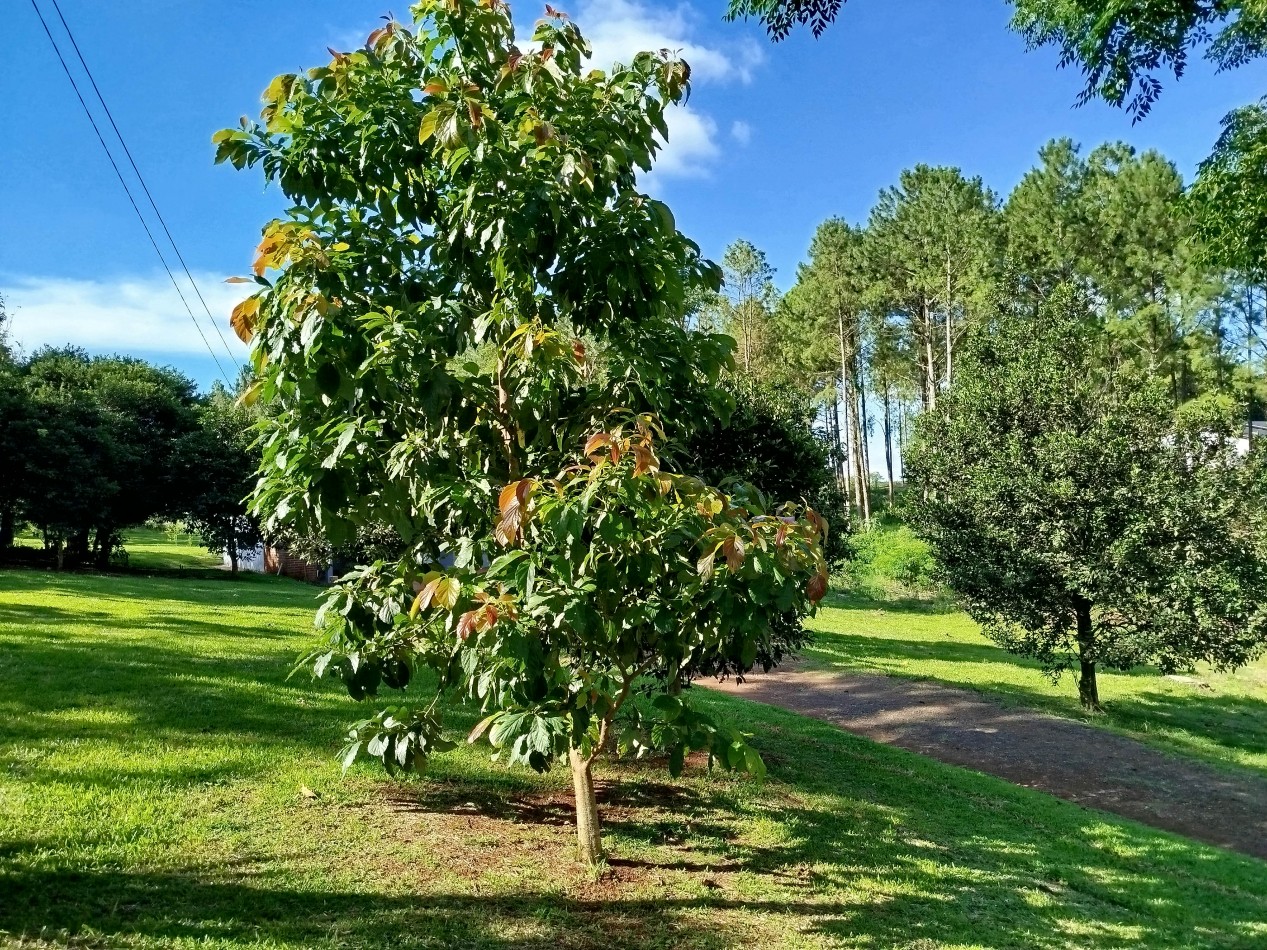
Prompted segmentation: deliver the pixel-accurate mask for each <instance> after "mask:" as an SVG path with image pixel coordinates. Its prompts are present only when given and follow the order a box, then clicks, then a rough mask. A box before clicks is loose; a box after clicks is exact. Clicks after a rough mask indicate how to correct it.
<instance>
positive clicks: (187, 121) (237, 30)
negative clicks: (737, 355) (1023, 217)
mask: <svg viewBox="0 0 1267 950" xmlns="http://www.w3.org/2000/svg"><path fill="white" fill-rule="evenodd" d="M59 2H60V3H61V8H62V11H63V12H64V14H65V16H66V19H67V20H68V22H69V23H70V25H71V27H72V29H73V30H74V31H75V33H76V37H77V39H78V40H79V43H80V47H81V49H82V50H83V53H84V56H85V57H86V58H87V60H88V63H89V65H90V66H91V67H92V68H93V71H94V73H95V75H96V78H97V81H98V84H99V85H100V87H101V90H102V92H103V93H104V95H105V97H106V101H107V102H108V103H109V105H110V106H111V109H112V110H113V112H114V114H115V118H116V119H117V120H118V122H119V125H120V127H121V128H122V130H123V132H124V135H125V136H126V137H127V139H128V142H129V145H130V146H131V148H132V151H133V153H134V155H135V157H136V159H137V162H138V164H139V165H140V167H141V170H142V171H143V172H144V173H145V175H146V178H147V180H148V182H149V184H150V187H151V190H152V191H153V193H154V196H155V198H156V199H157V200H158V203H159V206H160V208H161V209H162V210H163V212H164V214H165V216H166V217H167V220H168V223H169V224H170V226H171V229H172V231H173V233H174V235H175V236H176V239H177V241H178V242H179V244H180V246H181V249H182V251H183V252H184V255H185V258H186V260H187V261H188V263H189V265H190V267H191V268H192V270H193V271H194V273H195V275H196V277H197V278H198V282H199V286H200V288H201V289H202V292H203V293H204V295H205V296H206V297H207V300H208V303H209V304H210V305H211V309H212V311H213V313H214V314H215V316H216V318H217V319H218V320H219V321H220V323H221V329H222V332H224V333H225V334H226V335H227V336H228V339H229V341H230V344H231V345H232V346H233V347H235V348H236V350H237V351H236V353H235V355H237V356H240V355H241V351H240V348H238V347H237V344H236V341H235V340H233V338H232V336H231V335H229V334H228V331H227V329H226V324H227V314H228V310H229V308H230V307H231V305H232V302H233V299H234V298H235V296H236V295H237V294H238V293H239V292H240V291H237V290H236V289H235V288H234V287H233V286H230V285H225V284H224V283H222V280H223V278H224V277H226V276H228V275H231V274H236V273H240V272H243V271H244V270H245V269H246V268H247V266H248V264H249V261H250V258H251V250H252V248H253V247H254V245H255V243H256V242H257V241H258V237H259V228H260V226H261V224H263V223H264V222H265V221H266V220H267V219H268V218H270V217H271V216H273V215H274V214H276V213H277V212H278V210H280V207H281V204H280V201H279V199H278V197H277V195H276V193H274V192H265V191H264V189H263V187H262V182H261V179H260V178H259V176H258V174H252V173H235V172H233V171H231V170H229V169H227V168H225V167H217V166H213V165H212V163H211V157H212V148H211V145H210V137H211V134H212V133H213V132H214V131H215V130H216V129H218V128H221V127H223V126H226V125H231V124H233V123H234V122H236V120H237V118H238V116H239V115H241V114H243V113H249V114H254V113H255V112H256V111H257V108H258V97H259V93H260V91H261V90H262V89H263V88H264V87H265V85H266V84H267V83H268V80H269V79H270V78H271V77H272V76H273V75H275V74H276V73H279V72H286V71H294V70H297V69H302V68H306V67H309V66H312V65H316V64H317V63H319V62H324V61H325V60H328V58H329V54H328V53H326V47H327V46H334V47H336V48H344V49H346V48H350V47H352V46H354V45H357V44H358V43H359V42H361V41H362V39H363V37H364V36H365V34H367V33H368V32H369V31H370V30H371V29H373V28H374V26H375V25H376V22H377V18H378V17H379V16H380V15H381V14H382V13H384V12H386V10H387V9H389V8H390V9H394V10H395V12H396V13H397V14H399V15H404V14H406V12H407V5H408V4H407V0H398V2H396V3H395V4H394V5H389V4H386V3H385V2H384V0H373V2H370V0H338V2H334V0H305V2H302V3H300V2H290V3H285V4H281V3H262V2H258V0H256V2H245V0H232V2H229V0H221V2H215V3H212V2H191V0H131V2H128V3H101V2H99V0H98V2H93V0H59ZM40 3H41V6H42V7H43V8H44V9H45V12H46V16H48V17H49V18H50V19H51V20H52V23H53V25H54V27H55V28H56V26H57V24H56V15H55V13H54V12H53V10H52V7H51V3H50V0H40ZM558 5H559V6H561V7H562V8H563V9H565V10H567V11H568V12H569V13H571V14H572V15H573V17H574V18H575V19H577V20H578V22H579V23H580V25H581V27H582V29H583V30H584V32H585V33H586V34H587V35H588V36H590V37H591V39H592V40H593V41H594V44H595V48H596V49H595V53H596V56H595V58H596V61H598V62H596V65H605V62H603V60H606V61H608V62H609V61H610V60H611V59H613V58H627V57H628V55H629V54H630V53H632V52H633V51H635V50H637V49H640V48H646V47H650V48H659V47H662V46H668V47H672V48H680V49H682V50H683V51H684V55H685V57H686V58H687V59H688V60H689V61H690V62H691V63H692V66H693V67H694V74H695V77H696V84H695V88H694V94H693V96H692V98H691V101H690V105H689V107H688V108H687V110H685V111H682V112H679V113H678V114H677V115H675V116H674V117H673V121H672V123H671V141H670V144H669V148H668V149H667V151H666V153H665V157H664V159H663V161H662V163H661V167H660V168H659V169H658V170H657V171H656V173H655V174H654V175H653V177H652V179H651V180H649V181H648V183H647V185H648V188H649V189H650V190H653V191H654V192H655V193H657V194H658V195H659V196H660V197H662V198H664V199H665V200H667V201H668V202H669V204H670V205H671V206H672V207H673V209H674V211H675V213H676V216H677V219H678V223H679V226H680V227H681V228H682V229H683V230H684V231H685V232H686V233H687V234H689V235H690V236H692V237H693V238H695V239H696V240H697V241H699V243H700V244H701V245H702V246H703V248H704V250H705V252H706V253H707V254H709V255H710V256H712V257H714V258H719V257H720V256H721V253H722V251H723V250H724V248H725V246H726V245H727V244H728V243H730V242H731V241H733V240H735V239H737V238H741V237H742V238H747V239H748V240H750V241H752V242H754V243H755V244H757V245H758V246H759V247H761V248H763V249H765V250H766V251H767V253H768V254H769V257H770V261H771V263H772V264H773V265H774V266H775V267H776V268H777V279H778V282H779V283H780V284H781V285H782V286H784V287H785V288H786V286H788V285H789V284H790V283H791V281H792V280H793V279H794V276H795V268H796V263H797V261H798V260H800V259H801V257H802V255H803V254H804V251H805V248H806V247H807V245H808V243H809V240H810V237H811V235H812V233H813V231H814V228H815V226H816V225H817V224H818V223H819V222H821V221H822V220H823V219H825V218H827V217H829V216H831V215H842V216H844V217H846V218H849V219H851V220H861V219H863V218H865V216H866V213H867V211H868V209H869V208H870V206H871V204H872V202H873V201H874V199H875V195H876V192H877V191H878V190H879V189H881V188H882V187H885V186H887V185H889V184H891V183H892V182H893V181H894V180H895V179H896V177H897V175H898V173H899V171H901V169H902V168H904V167H907V166H909V165H912V164H915V163H916V162H926V163H929V164H950V165H956V166H959V167H961V168H962V169H964V171H965V172H967V173H969V174H979V175H981V176H982V177H983V178H984V179H985V180H986V182H987V183H988V184H989V185H990V186H991V187H992V188H994V189H995V190H996V191H998V192H1000V193H1001V194H1006V192H1007V191H1008V190H1010V189H1011V188H1012V186H1014V185H1015V184H1016V182H1017V181H1018V180H1019V179H1020V177H1021V176H1022V175H1023V174H1024V173H1025V171H1026V170H1027V169H1028V168H1030V167H1031V166H1032V164H1033V162H1034V157H1035V154H1036V152H1037V150H1038V148H1039V146H1040V145H1042V144H1043V142H1045V141H1047V140H1048V139H1050V138H1052V137H1055V136H1062V135H1068V136H1071V137H1073V138H1074V139H1076V140H1078V141H1080V142H1082V143H1083V144H1084V146H1086V147H1088V148H1089V147H1092V146H1094V145H1096V144H1098V143H1100V142H1102V141H1106V140H1114V139H1122V140H1125V141H1128V142H1130V143H1132V144H1134V145H1136V146H1137V147H1139V148H1149V147H1155V148H1158V149H1160V150H1161V151H1162V152H1164V153H1165V154H1166V155H1167V156H1169V157H1170V158H1172V159H1173V160H1174V161H1175V162H1176V163H1177V164H1178V165H1179V167H1180V168H1181V170H1182V171H1183V172H1184V173H1185V175H1190V174H1191V173H1192V172H1193V170H1194V169H1195V167H1196V164H1197V162H1198V161H1200V159H1201V158H1202V157H1203V156H1204V155H1205V154H1206V153H1207V152H1208V151H1209V149H1210V146H1211V144H1212V143H1213V141H1214V139H1215V137H1216V135H1217V132H1218V123H1219V119H1220V118H1221V117H1222V116H1223V115H1224V113H1226V112H1227V111H1228V110H1229V109H1231V108H1233V107H1235V106H1237V105H1240V104H1242V103H1245V102H1248V101H1250V100H1252V99H1255V98H1257V97H1258V96H1260V95H1262V94H1263V93H1264V92H1267V82H1265V81H1264V80H1267V67H1265V66H1263V65H1260V64H1256V65H1253V66H1251V67H1249V68H1245V69H1242V70H1239V71H1237V72H1234V73H1229V74H1223V75H1215V74H1213V72H1212V70H1210V69H1209V68H1208V67H1206V66H1205V65H1204V64H1193V67H1192V68H1191V70H1190V72H1189V74H1188V75H1187V76H1185V77H1184V79H1183V80H1182V81H1179V82H1169V83H1168V84H1167V89H1166V92H1165V94H1164V95H1163V97H1162V100H1161V102H1160V103H1159V104H1158V105H1157V106H1156V107H1155V109H1154V111H1153V114H1152V115H1151V116H1150V117H1149V118H1148V119H1147V120H1146V121H1144V122H1143V123H1140V124H1138V125H1135V126H1132V125H1131V123H1130V119H1129V118H1128V117H1127V116H1126V115H1125V114H1124V113H1122V112H1120V111H1118V110H1115V109H1112V108H1109V107H1107V106H1105V105H1103V104H1100V103H1092V104H1090V105H1087V106H1084V107H1082V108H1080V109H1075V108H1074V107H1073V103H1074V98H1075V96H1076V94H1077V92H1078V90H1079V88H1080V81H1079V77H1078V75H1077V73H1076V72H1073V71H1069V70H1065V71H1058V70H1057V68H1056V57H1055V54H1054V53H1053V52H1051V51H1041V52H1037V53H1027V52H1025V50H1024V45H1023V43H1022V41H1021V40H1020V38H1019V37H1017V36H1015V35H1013V34H1011V33H1010V32H1009V31H1008V30H1007V29H1006V25H1007V20H1008V16H1009V8H1008V6H1007V4H1006V3H1005V2H1003V0H974V2H962V0H960V2H949V0H851V2H850V3H849V4H848V5H847V7H846V9H845V12H844V14H843V15H842V18H841V20H840V22H839V23H838V24H837V25H836V27H834V28H833V29H831V30H829V31H828V32H827V34H825V35H824V37H823V38H821V39H820V40H817V41H816V40H814V39H812V38H811V37H809V36H808V35H799V36H797V37H795V38H793V39H791V40H789V41H787V42H785V43H782V44H779V45H772V44H771V43H769V42H768V41H767V40H766V38H765V36H764V34H763V32H762V31H761V30H760V29H759V28H758V27H757V26H756V25H754V24H742V23H738V24H728V23H725V22H724V21H723V20H722V19H721V15H722V12H723V9H724V5H725V0H692V2H689V3H674V2H660V0H580V2H568V0H564V2H562V3H560V4H558ZM515 12H516V18H517V19H518V20H520V21H522V22H523V23H524V24H525V25H527V24H530V22H531V20H532V19H533V18H534V17H535V16H536V15H537V13H538V6H537V5H536V4H528V3H523V2H521V3H518V4H516V5H515ZM0 36H3V37H5V38H6V39H7V40H8V43H6V53H7V54H8V61H7V63H6V69H5V71H4V77H3V79H0V127H3V128H4V129H5V130H6V131H5V135H4V136H2V137H0V293H3V294H4V296H5V297H6V298H7V300H8V305H9V309H10V312H11V314H12V315H13V317H14V328H13V329H14V336H15V337H16V338H17V339H18V341H19V342H20V343H21V344H22V345H23V346H24V347H26V348H27V349H33V348H34V347H36V346H38V345H41V344H44V343H57V344H60V343H76V344H79V345H82V346H85V347H87V348H88V349H90V350H93V351H96V352H113V351H121V352H128V353H134V354H136V355H140V356H143V357H145V358H147V359H151V360H154V361H157V362H167V363H171V364H173V365H175V366H177V367H178V368H180V369H182V370H184V371H185V372H187V373H188V374H189V375H191V376H192V377H193V378H195V379H196V380H197V381H198V382H199V383H200V384H202V385H204V386H205V385H208V384H209V383H210V381H211V380H212V379H213V378H215V375H216V370H215V367H214V365H213V364H212V362H211V359H210V357H208V356H207V354H206V350H205V349H204V348H203V344H202V342H201V341H200V340H199V338H198V336H197V334H196V333H195V332H194V330H193V328H192V326H191V325H190V322H189V317H188V316H187V315H186V313H185V311H184V309H183V308H182V306H181V304H180V301H179V298H178V297H177V295H176V292H175V291H174V290H173V288H172V286H171V284H170V283H169V282H168V279H167V277H166V275H165V274H163V272H162V271H161V270H160V269H159V266H158V263H157V260H156V258H155V256H154V252H153V249H152V248H151V247H150V245H149V243H148V240H147V239H146V237H145V234H144V232H143V231H142V230H141V227H140V225H139V224H138V223H137V221H136V220H135V218H134V217H133V215H132V211H131V209H130V208H129V206H128V204H127V199H126V197H125V196H124V194H123V191H122V189H121V188H120V186H119V184H118V182H117V181H116V180H115V179H114V173H113V172H112V171H111V169H110V166H109V165H108V164H107V162H106V159H105V157H104V155H103V154H102V152H101V150H100V146H99V145H98V144H97V142H96V141H95V139H94V138H93V136H92V131H91V127H90V126H89V125H88V122H87V120H86V119H85V118H84V116H83V114H82V113H81V112H80V108H79V105H78V103H77V102H76V100H75V99H74V95H73V93H72V91H71V88H70V85H69V83H68V82H67V80H66V77H65V76H64V75H63V74H62V72H61V67H60V66H59V65H58V63H57V60H56V59H55V57H54V55H53V52H52V49H51V48H50V46H49V43H48V40H47V38H46V37H45V36H44V34H43V32H42V30H41V27H40V25H39V21H38V20H37V19H36V16H35V13H34V11H33V10H32V8H31V5H30V0H19V2H14V3H8V4H5V5H4V6H3V9H2V10H0ZM195 313H201V310H200V309H198V308H196V309H195ZM202 319H203V322H204V324H205V323H206V322H207V318H206V316H205V314H203V315H202ZM206 333H207V335H208V337H209V338H210V339H211V340H212V343H213V344H214V345H215V347H216V349H217V350H219V351H220V352H221V359H222V362H226V363H227V362H228V359H227V357H226V356H224V354H223V349H222V347H221V344H220V341H219V339H218V338H217V336H216V335H215V333H214V331H213V330H212V329H209V328H207V329H206Z"/></svg>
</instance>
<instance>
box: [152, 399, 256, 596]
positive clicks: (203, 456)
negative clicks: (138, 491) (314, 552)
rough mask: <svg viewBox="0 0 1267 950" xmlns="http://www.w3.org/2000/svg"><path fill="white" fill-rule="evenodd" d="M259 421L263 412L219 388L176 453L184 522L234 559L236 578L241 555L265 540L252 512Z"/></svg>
mask: <svg viewBox="0 0 1267 950" xmlns="http://www.w3.org/2000/svg"><path fill="white" fill-rule="evenodd" d="M258 422H259V413H258V412H257V411H255V410H254V409H253V408H252V407H250V406H244V405H241V404H239V403H238V402H237V401H236V398H235V397H234V396H233V395H232V394H231V393H229V391H228V390H227V389H225V388H224V387H223V386H222V385H220V384H219V383H216V384H215V385H214V386H213V387H212V389H211V393H210V394H209V395H208V396H207V398H206V400H205V401H204V402H203V404H202V405H201V406H200V407H199V409H198V428H197V429H195V430H194V431H192V432H190V433H189V434H188V435H187V436H185V437H184V438H183V439H181V440H180V441H179V442H178V444H177V445H176V449H175V452H174V459H173V465H174V466H175V468H176V469H177V470H178V471H180V472H181V474H182V476H183V478H184V481H185V487H184V489H183V494H184V495H185V498H186V500H185V501H184V503H183V506H182V507H183V508H184V511H183V515H184V518H185V520H186V522H188V524H189V526H190V528H191V529H192V530H193V531H195V532H197V533H198V535H199V536H200V537H201V538H202V543H203V544H204V545H205V546H206V547H207V550H209V551H216V552H223V553H224V554H226V555H228V557H229V565H230V568H231V569H232V571H233V573H234V574H236V573H237V572H238V559H239V556H240V555H241V552H242V551H244V550H245V551H249V550H251V549H252V548H255V547H256V546H257V545H259V543H260V542H261V541H262V540H263V537H262V535H261V534H260V525H259V519H258V518H257V517H255V516H254V515H252V514H251V513H250V512H249V511H248V509H247V500H248V498H249V497H250V495H251V493H252V491H253V490H254V488H255V481H256V470H257V469H258V468H259V463H260V452H259V448H258V446H257V445H256V431H257V424H258Z"/></svg>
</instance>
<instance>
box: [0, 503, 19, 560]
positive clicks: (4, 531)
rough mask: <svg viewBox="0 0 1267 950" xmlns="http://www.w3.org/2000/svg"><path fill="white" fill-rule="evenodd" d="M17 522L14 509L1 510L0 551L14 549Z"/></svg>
mask: <svg viewBox="0 0 1267 950" xmlns="http://www.w3.org/2000/svg"><path fill="white" fill-rule="evenodd" d="M15 521H16V516H15V515H14V513H13V509H12V508H5V509H3V510H0V551H5V550H8V549H9V548H11V547H13V537H14V535H15V534H16V533H17V525H16V524H15Z"/></svg>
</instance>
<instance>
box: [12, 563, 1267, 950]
mask: <svg viewBox="0 0 1267 950" xmlns="http://www.w3.org/2000/svg"><path fill="white" fill-rule="evenodd" d="M315 594H316V591H315V589H314V588H312V587H308V586H305V585H302V584H298V583H294V582H290V581H285V580H280V579H276V578H265V577H253V578H247V579H242V580H232V579H229V578H227V577H224V578H223V579H221V578H219V577H217V578H215V579H203V580H177V579H171V578H142V577H118V576H115V577H101V576H72V575H57V574H53V573H44V572H34V571H7V572H0V934H7V935H8V936H7V937H5V936H2V935H0V945H8V946H15V947H16V946H26V947H29V946H59V947H71V946H73V947H134V948H157V947H164V948H167V947H194V946H198V947H212V948H226V947H246V946H250V947H274V948H276V947H285V948H299V947H332V948H333V947H357V948H368V947H409V948H412V947H455V948H456V947H461V948H524V950H528V948H540V950H545V948H554V947H562V948H599V947H604V948H605V947H613V946H618V947H629V948H638V950H641V948H678V947H686V948H707V950H713V948H722V947H753V948H777V950H788V948H818V947H857V948H890V947H939V948H940V947H950V948H970V947H991V948H994V947H1010V948H1066V947H1095V948H1099V947H1103V948H1126V947H1140V946H1145V947H1150V948H1153V947H1158V948H1167V947H1228V948H1231V947H1245V948H1249V947H1254V946H1259V945H1263V943H1264V942H1265V941H1267V865H1265V864H1263V863H1262V862H1258V861H1255V860H1253V859H1251V858H1247V857H1243V856H1240V855H1236V854H1232V853H1228V852H1223V851H1219V850H1217V849H1214V848H1210V847H1206V846H1203V845H1200V844H1196V843H1194V842H1190V841H1187V840H1184V839H1180V838H1177V837H1174V836H1171V835H1167V834H1164V833H1161V832H1156V831H1153V830H1151V829H1146V828H1143V827H1140V826H1137V825H1133V824H1131V823H1129V822H1122V821H1118V820H1115V819H1111V818H1109V817H1107V816H1103V815H1100V814H1098V813H1094V812H1088V811H1085V810H1083V809H1080V808H1077V807H1075V806H1073V805H1069V804H1066V803H1064V802H1060V801H1057V800H1055V799H1052V798H1049V797H1047V796H1044V795H1040V794H1037V793H1034V792H1031V791H1028V790H1025V789H1019V788H1016V787H1013V786H1010V785H1007V784H1006V783H1003V782H1000V781H997V780H994V779H990V778H987V777H984V776H981V775H977V774H975V773H971V772H967V771H964V770H960V769H955V768H952V767H948V766H943V765H940V764H937V763H934V762H931V761H928V760H925V759H923V758H921V757H919V756H915V755H912V754H909V753H905V752H902V751H900V750H895V749H890V748H886V747H882V746H878V745H875V744H872V743H869V742H866V741H864V740H861V739H857V738H855V737H852V736H849V735H847V734H845V733H842V732H840V731H839V730H836V729H834V728H832V727H830V726H828V725H825V724H823V723H819V722H815V721H812V720H808V719H804V718H801V717H799V716H795V715H793V714H790V713H783V712H779V711H776V710H773V709H770V708H767V707H762V706H758V705H754V704H750V703H745V702H743V701H741V700H737V699H733V698H729V697H726V696H722V695H719V694H716V693H712V692H709V691H698V692H693V693H692V694H691V695H692V696H693V697H694V701H696V702H698V703H701V704H704V705H707V706H708V707H710V708H712V709H713V710H715V711H717V712H719V713H722V714H725V715H728V716H730V717H733V718H736V719H739V720H741V721H742V722H743V723H744V724H745V726H746V728H747V729H749V730H750V731H751V732H752V733H753V734H754V736H755V742H756V743H757V744H758V746H759V748H760V749H761V750H762V752H763V754H764V756H765V757H766V759H767V762H768V764H769V767H770V773H771V777H770V778H769V779H768V780H767V781H766V782H764V783H755V782H752V781H749V780H747V779H744V778H739V777H735V776H730V775H724V774H720V773H712V774H710V773H708V772H706V771H704V770H702V769H699V768H696V769H693V770H690V771H689V772H688V776H687V777H686V778H684V779H683V780H682V781H680V782H672V781H670V780H669V779H668V778H667V777H666V776H665V775H664V773H663V771H661V770H659V769H657V768H656V767H654V766H653V765H634V764H624V765H618V766H604V768H603V770H602V773H601V780H602V783H603V788H602V793H601V794H602V798H603V800H604V801H603V809H604V815H605V819H606V843H607V845H608V847H609V849H610V852H611V856H612V861H611V866H610V868H609V869H608V870H607V871H606V872H605V873H604V874H602V875H600V876H598V877H597V878H595V876H593V875H591V874H590V873H589V872H588V871H586V870H585V869H584V868H582V867H580V866H579V865H577V864H576V863H575V862H574V861H573V860H572V828H571V826H570V820H571V815H570V810H569V808H570V806H569V794H568V792H569V788H568V786H569V783H568V780H567V777H566V775H564V774H560V773H553V774H550V775H546V776H535V775H532V774H530V773H526V772H523V771H520V770H517V769H515V770H511V769H507V768H505V767H503V766H501V765H499V764H497V763H494V762H491V761H490V760H489V757H488V750H487V749H485V748H477V747H468V746H462V747H461V748H459V749H458V750H456V751H454V752H452V753H448V754H445V755H444V756H441V757H440V758H438V759H437V760H436V762H435V763H434V766H433V769H432V771H431V773H430V774H429V775H428V776H426V777H423V778H413V779H409V780H406V781H403V782H399V783H397V782H391V781H389V780H387V779H385V778H384V777H383V776H382V775H381V774H380V773H379V772H378V771H376V770H375V769H374V768H372V767H371V766H369V765H358V766H355V767H354V768H353V769H352V770H351V771H350V772H349V773H348V774H347V775H346V776H344V775H341V774H340V772H339V769H338V767H337V764H336V763H335V761H334V756H335V751H336V749H337V748H338V746H339V744H340V737H341V735H342V732H343V730H344V728H345V727H346V724H347V723H348V722H349V721H351V720H353V719H355V718H356V717H357V716H358V714H360V713H361V712H362V709H361V708H360V707H357V706H356V704H354V703H352V702H351V701H350V700H349V699H347V697H346V695H344V694H342V693H341V691H340V690H339V689H338V688H337V687H335V686H327V685H324V684H314V683H313V682H311V681H310V680H309V679H308V678H307V677H306V676H302V675H301V676H296V677H294V678H292V679H287V674H288V672H289V671H290V669H291V667H292V665H293V663H294V660H295V657H296V656H297V655H299V654H300V653H301V652H303V651H304V650H305V649H306V648H307V647H308V646H309V645H310V637H311V636H312V634H311V616H312V610H313V606H314V597H315ZM449 715H450V721H451V723H452V725H453V727H454V732H455V734H457V735H461V734H463V733H464V732H465V730H466V729H468V728H469V726H470V725H471V723H472V722H473V721H474V718H475V713H474V712H473V711H471V710H468V709H463V708H454V709H452V710H450V713H449Z"/></svg>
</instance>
